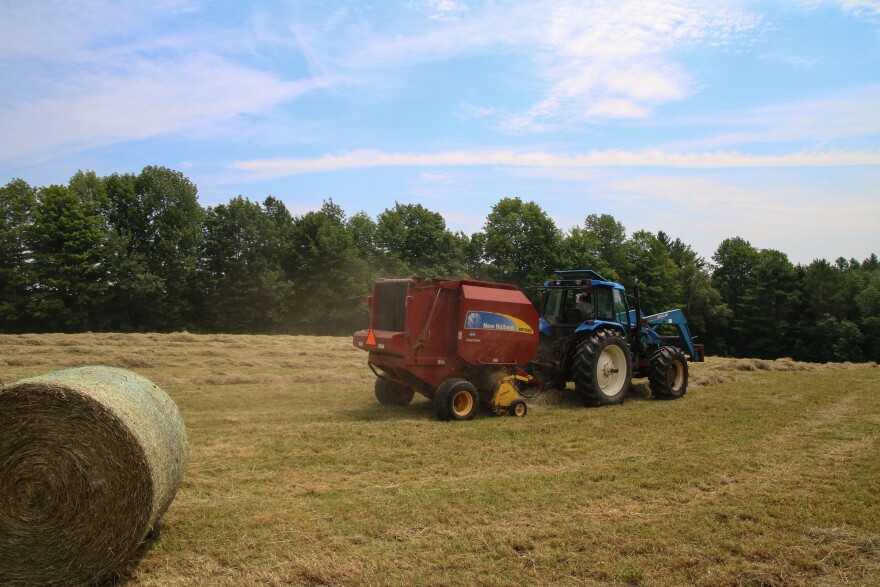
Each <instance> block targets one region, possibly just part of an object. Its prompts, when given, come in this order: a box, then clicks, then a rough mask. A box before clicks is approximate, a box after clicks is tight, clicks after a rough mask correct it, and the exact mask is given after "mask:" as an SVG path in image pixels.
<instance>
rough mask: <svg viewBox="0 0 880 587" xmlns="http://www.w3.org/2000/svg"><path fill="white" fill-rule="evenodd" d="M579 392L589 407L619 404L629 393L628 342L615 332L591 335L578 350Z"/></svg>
mask: <svg viewBox="0 0 880 587" xmlns="http://www.w3.org/2000/svg"><path fill="white" fill-rule="evenodd" d="M572 373H573V378H574V385H575V389H576V390H577V391H578V392H579V393H581V394H582V395H583V397H584V401H585V402H586V403H588V404H599V405H603V406H607V405H612V404H619V403H620V402H622V401H623V398H624V396H625V395H626V392H627V391H629V385H630V380H631V379H632V357H631V356H630V354H629V347H628V346H627V344H626V340H624V339H623V337H622V336H620V334H618V333H617V332H616V331H613V330H600V331H598V332H593V333H590V334H588V335H587V336H586V337H585V338H584V339H583V340H581V341H580V342H579V343H578V345H577V348H576V349H575V351H574V361H573V363H572Z"/></svg>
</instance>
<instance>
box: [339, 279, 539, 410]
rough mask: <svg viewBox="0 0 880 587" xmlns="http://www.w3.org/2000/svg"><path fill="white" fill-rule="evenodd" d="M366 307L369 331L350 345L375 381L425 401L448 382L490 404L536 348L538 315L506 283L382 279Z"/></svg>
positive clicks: (360, 332)
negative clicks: (466, 386) (461, 384)
mask: <svg viewBox="0 0 880 587" xmlns="http://www.w3.org/2000/svg"><path fill="white" fill-rule="evenodd" d="M368 304H369V306H370V327H369V328H368V329H366V330H361V331H358V332H355V333H354V335H353V344H354V346H356V347H357V348H360V349H363V350H365V351H368V352H369V359H368V362H369V365H370V367H371V368H372V369H373V370H374V371H375V372H376V375H377V376H378V377H379V378H380V379H386V380H389V381H392V382H394V383H395V384H398V385H400V386H404V387H405V388H408V389H411V390H413V391H415V392H418V393H420V394H422V395H424V396H426V397H428V398H431V399H434V398H435V394H436V393H437V390H438V388H440V387H441V386H442V385H443V384H444V382H447V381H449V380H451V379H456V380H464V381H467V382H469V383H470V384H471V385H472V386H473V387H474V388H475V389H476V390H477V392H478V393H479V399H480V400H481V401H482V402H483V403H488V404H490V405H491V404H492V402H493V398H495V397H497V391H498V386H499V384H500V382H501V380H502V379H503V378H504V377H506V376H510V375H511V374H512V373H515V372H516V371H517V367H518V366H522V365H526V364H528V363H529V362H530V361H531V360H532V359H533V358H534V356H535V353H536V351H537V348H538V336H539V332H538V314H537V312H536V310H535V308H534V306H533V305H532V303H531V302H530V301H529V299H528V298H527V297H526V296H525V295H524V294H523V293H522V292H521V291H519V290H518V289H516V288H515V287H514V286H512V285H507V284H500V283H490V282H483V281H474V280H450V281H434V280H431V279H424V278H411V279H382V280H379V281H377V282H375V283H374V284H373V290H372V295H371V296H370V297H369V298H368ZM377 393H378V392H377ZM517 398H518V396H517ZM502 407H505V406H502Z"/></svg>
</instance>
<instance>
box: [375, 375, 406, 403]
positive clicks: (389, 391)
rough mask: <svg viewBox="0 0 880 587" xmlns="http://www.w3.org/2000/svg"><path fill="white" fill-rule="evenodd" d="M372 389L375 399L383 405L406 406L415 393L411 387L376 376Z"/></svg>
mask: <svg viewBox="0 0 880 587" xmlns="http://www.w3.org/2000/svg"><path fill="white" fill-rule="evenodd" d="M374 391H375V392H376V399H377V400H379V403H380V404H382V405H383V406H407V405H409V402H411V401H412V398H413V396H414V395H415V394H416V392H415V390H413V389H412V388H410V387H407V386H405V385H403V384H402V383H398V382H397V381H392V380H390V379H385V378H384V377H377V378H376V386H375V388H374Z"/></svg>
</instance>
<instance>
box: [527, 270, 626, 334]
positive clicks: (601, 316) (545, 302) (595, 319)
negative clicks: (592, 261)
mask: <svg viewBox="0 0 880 587" xmlns="http://www.w3.org/2000/svg"><path fill="white" fill-rule="evenodd" d="M555 276H556V277H557V279H552V280H550V281H547V282H545V283H544V287H543V289H542V292H541V294H542V295H541V299H540V302H539V303H540V308H539V314H540V325H539V326H540V331H541V334H543V335H544V336H548V337H550V338H552V339H556V338H559V337H562V336H570V335H572V334H575V333H580V332H583V331H592V330H595V329H596V328H599V327H611V328H614V329H617V330H620V331H621V332H622V333H624V334H628V332H629V330H630V328H631V327H630V320H629V316H630V313H629V307H628V306H627V303H626V292H625V290H624V288H623V286H622V285H620V284H617V283H614V282H612V281H608V280H607V279H605V278H604V277H602V276H601V275H599V274H598V273H596V272H595V271H591V270H572V271H557V272H556V273H555ZM581 296H586V302H587V303H586V305H584V304H581V306H580V307H579V306H578V299H579V298H580V297H581Z"/></svg>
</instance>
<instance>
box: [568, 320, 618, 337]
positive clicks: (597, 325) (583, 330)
mask: <svg viewBox="0 0 880 587" xmlns="http://www.w3.org/2000/svg"><path fill="white" fill-rule="evenodd" d="M606 328H608V329H610V330H616V331H617V332H619V333H620V334H621V335H622V336H624V337H625V336H626V330H625V329H624V328H623V326H621V325H620V324H619V323H617V322H606V321H604V320H588V321H587V322H584V323H583V324H581V325H580V326H578V327H577V328H576V329H575V331H574V333H575V335H581V334H587V333H590V332H595V331H596V330H599V329H606Z"/></svg>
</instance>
